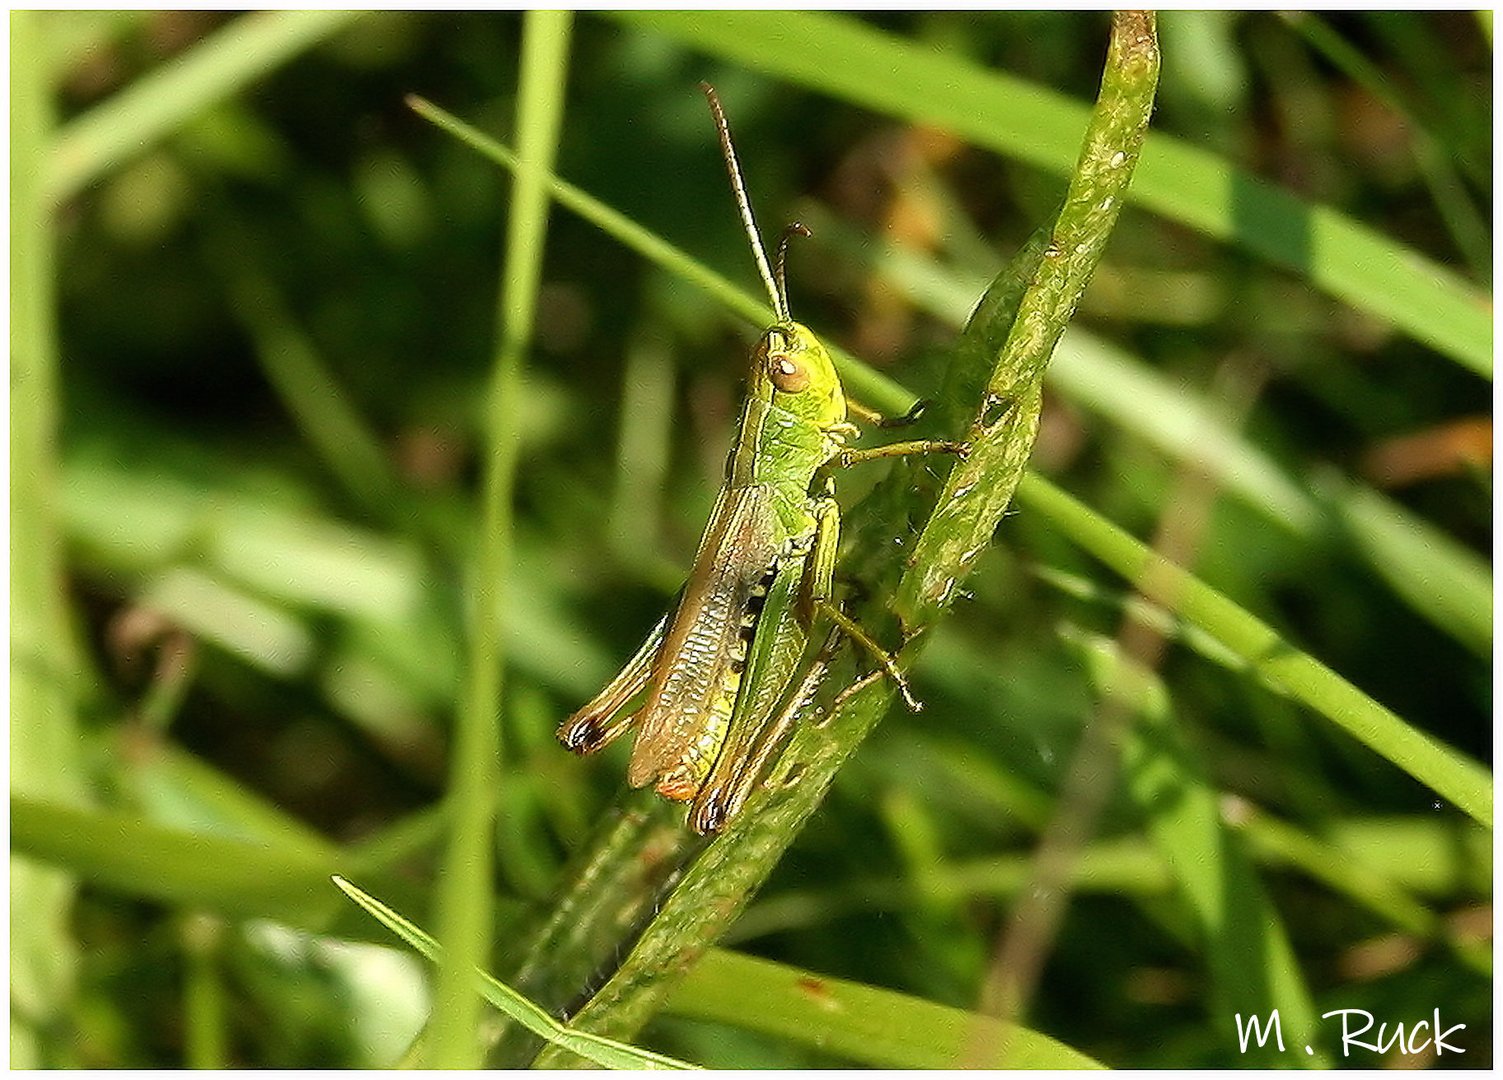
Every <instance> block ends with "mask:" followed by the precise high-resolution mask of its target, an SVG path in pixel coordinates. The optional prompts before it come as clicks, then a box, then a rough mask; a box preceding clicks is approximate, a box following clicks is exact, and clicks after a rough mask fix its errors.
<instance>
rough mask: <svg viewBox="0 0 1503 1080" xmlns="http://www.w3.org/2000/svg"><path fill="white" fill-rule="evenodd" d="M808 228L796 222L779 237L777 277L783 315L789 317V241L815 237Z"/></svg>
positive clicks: (785, 228) (787, 227)
mask: <svg viewBox="0 0 1503 1080" xmlns="http://www.w3.org/2000/svg"><path fill="white" fill-rule="evenodd" d="M813 235H814V234H813V233H811V232H810V231H809V229H808V227H807V226H805V225H804V223H803V222H801V221H795V222H794V223H793V224H792V225H788V226H785V227H784V229H783V235H781V236H779V237H778V261H777V268H776V272H775V277H776V279H777V283H778V293H779V294H780V295H781V296H782V297H783V315H784V317H785V318H786V317H787V315H788V277H787V275H786V274H785V273H784V268H785V267H786V266H787V264H788V240H789V238H790V237H793V236H802V237H804V238H805V239H806V240H807V239H808V238H809V237H811V236H813Z"/></svg>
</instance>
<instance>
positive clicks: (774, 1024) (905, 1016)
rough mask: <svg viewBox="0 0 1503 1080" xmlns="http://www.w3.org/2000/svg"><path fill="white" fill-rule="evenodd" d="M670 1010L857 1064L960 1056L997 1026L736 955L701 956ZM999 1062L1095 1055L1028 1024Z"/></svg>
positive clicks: (1034, 1065) (1066, 1064) (946, 1060)
mask: <svg viewBox="0 0 1503 1080" xmlns="http://www.w3.org/2000/svg"><path fill="white" fill-rule="evenodd" d="M667 1011H668V1012H670V1013H672V1014H674V1015H676V1016H691V1017H696V1018H699V1019H703V1020H718V1021H720V1022H721V1023H726V1024H734V1025H736V1026H737V1027H744V1028H747V1029H749V1030H753V1031H761V1032H766V1033H768V1034H771V1035H777V1036H780V1037H781V1038H785V1039H791V1040H794V1041H796V1042H807V1043H811V1044H813V1045H815V1046H817V1047H818V1048H819V1049H820V1050H822V1051H824V1052H826V1053H833V1054H839V1055H840V1056H842V1057H848V1058H850V1059H851V1060H852V1061H856V1062H860V1063H861V1064H863V1065H874V1066H879V1067H885V1068H890V1069H943V1068H948V1067H950V1066H952V1065H953V1064H954V1062H955V1060H956V1059H957V1058H958V1057H960V1055H961V1052H962V1051H963V1049H964V1047H965V1043H966V1040H967V1039H970V1038H973V1037H974V1036H975V1034H976V1032H977V1030H978V1027H979V1029H980V1030H982V1031H983V1032H984V1033H985V1034H987V1035H989V1036H993V1037H992V1038H991V1040H990V1041H991V1042H992V1044H993V1045H1000V1044H1001V1043H1002V1042H1003V1041H1004V1040H1003V1038H1002V1037H1001V1036H1002V1034H1003V1033H1002V1032H1000V1031H997V1032H993V1031H991V1030H990V1029H991V1028H993V1027H998V1028H1000V1026H1001V1025H1000V1024H998V1022H997V1021H996V1020H993V1019H991V1018H990V1017H985V1016H978V1015H977V1014H975V1013H970V1012H966V1011H965V1010H964V1009H955V1008H951V1007H950V1006H947V1005H936V1004H935V1003H934V1002H932V1001H924V1000H923V999H922V998H916V997H911V996H910V995H908V994H899V993H897V992H895V991H892V990H883V989H881V988H879V987H875V986H865V985H863V984H861V983H854V982H849V981H847V980H845V979H832V978H829V977H827V976H824V975H811V974H810V973H809V972H807V971H803V970H801V969H799V968H794V967H789V966H788V965H786V964H778V963H774V962H773V961H771V960H762V959H758V958H756V957H752V956H746V955H743V954H741V953H735V952H727V951H726V950H724V949H714V950H711V951H710V952H709V953H708V954H706V956H705V958H704V959H703V960H701V961H700V962H699V963H698V964H697V965H696V966H695V968H694V970H693V971H691V972H690V973H689V974H688V976H687V977H686V978H685V979H684V981H683V983H682V984H680V985H679V987H678V989H677V990H675V991H674V992H673V996H672V997H670V998H669V999H668V1004H667ZM1006 1041H1007V1050H1006V1053H1005V1055H1002V1056H999V1057H998V1058H997V1059H996V1060H995V1061H993V1062H988V1064H987V1067H988V1068H997V1069H1099V1068H1102V1066H1101V1064H1100V1063H1099V1062H1096V1061H1093V1060H1092V1059H1091V1058H1089V1057H1087V1056H1086V1055H1084V1054H1082V1053H1081V1052H1080V1051H1078V1050H1074V1049H1072V1048H1071V1047H1068V1046H1066V1045H1064V1044H1063V1043H1061V1042H1058V1041H1056V1040H1054V1039H1051V1038H1049V1036H1047V1035H1041V1034H1039V1033H1038V1032H1036V1031H1030V1030H1028V1029H1026V1028H1013V1029H1012V1030H1011V1031H1010V1032H1008V1033H1006Z"/></svg>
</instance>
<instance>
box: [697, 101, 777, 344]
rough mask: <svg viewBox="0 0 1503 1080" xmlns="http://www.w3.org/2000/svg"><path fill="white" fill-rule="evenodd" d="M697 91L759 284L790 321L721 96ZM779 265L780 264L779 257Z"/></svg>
mask: <svg viewBox="0 0 1503 1080" xmlns="http://www.w3.org/2000/svg"><path fill="white" fill-rule="evenodd" d="M699 88H700V89H701V90H703V91H704V92H705V97H707V98H709V99H710V112H711V113H713V114H714V116H715V127H716V128H717V129H718V130H719V131H720V152H721V155H722V156H723V157H724V158H725V168H726V171H727V172H729V173H730V174H731V190H732V191H734V192H735V193H736V208H737V209H738V210H740V211H741V224H742V226H743V227H744V228H745V229H746V238H747V239H748V240H750V241H751V248H752V255H753V256H754V257H755V258H756V260H757V273H759V274H761V275H762V284H764V285H766V286H767V295H768V297H769V298H771V300H772V311H773V314H774V315H776V316H777V317H778V321H779V322H791V321H792V319H791V317H790V316H789V314H788V297H787V294H786V293H783V292H779V291H778V282H777V279H776V278H774V277H773V276H772V267H771V266H769V265H768V263H767V250H766V249H765V248H764V247H763V246H762V235H761V233H759V232H757V222H756V220H755V219H754V218H753V217H752V209H751V201H750V200H748V199H747V197H746V183H745V181H743V180H742V178H741V164H740V162H738V161H737V160H736V148H735V147H734V146H732V145H731V126H730V124H728V123H726V119H725V110H724V109H722V108H721V107H720V97H719V95H718V94H716V93H715V88H714V87H713V86H711V85H710V84H709V83H700V84H699ZM778 264H779V266H781V265H782V259H781V258H779V260H778Z"/></svg>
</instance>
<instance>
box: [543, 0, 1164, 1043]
mask: <svg viewBox="0 0 1503 1080" xmlns="http://www.w3.org/2000/svg"><path fill="white" fill-rule="evenodd" d="M1157 74H1158V48H1157V41H1156V39H1155V36H1154V32H1153V17H1152V15H1151V14H1141V13H1139V14H1127V15H1119V16H1118V17H1116V18H1115V20H1114V23H1113V34H1112V45H1111V49H1110V51H1109V54H1108V59H1107V70H1106V73H1105V75H1104V77H1103V79H1102V87H1101V96H1100V99H1099V100H1098V103H1097V107H1096V110H1095V112H1094V113H1093V114H1092V120H1091V124H1090V127H1089V128H1088V131H1087V136H1086V140H1085V145H1084V148H1083V150H1082V152H1081V162H1080V166H1079V168H1078V169H1077V172H1076V176H1075V179H1074V181H1072V183H1071V186H1070V192H1069V195H1068V197H1067V198H1066V201H1065V205H1064V208H1063V209H1062V211H1061V212H1060V215H1059V218H1058V220H1056V222H1055V223H1054V226H1053V229H1052V231H1051V234H1050V235H1051V237H1052V239H1053V241H1054V246H1053V247H1051V246H1050V245H1049V244H1044V245H1039V244H1034V245H1031V246H1030V248H1029V249H1028V251H1027V252H1025V255H1024V257H1023V259H1022V260H1021V264H1022V265H1021V267H1019V264H1016V263H1015V267H1019V268H1018V269H1015V270H1014V271H1013V272H1011V273H1007V272H1005V273H1004V274H1003V275H1002V276H1001V277H1000V278H999V280H998V282H997V283H995V284H994V286H993V290H992V292H991V293H990V294H989V296H988V298H987V299H986V300H984V301H983V304H982V308H983V310H984V311H986V312H988V313H989V315H990V316H992V317H991V318H982V319H980V320H977V321H974V322H973V324H972V328H971V330H969V331H968V339H967V341H968V344H967V345H966V346H963V347H962V355H960V356H959V357H958V358H957V361H956V363H957V364H958V365H964V366H970V365H972V364H975V363H977V362H979V363H980V365H981V371H980V373H979V377H978V373H976V372H966V373H964V374H962V375H960V376H958V377H957V379H958V381H959V382H962V383H965V382H969V383H981V384H984V385H986V386H987V387H988V389H989V391H990V390H993V389H997V390H1000V391H1001V392H1003V393H1005V394H1006V395H1008V396H1007V398H1006V400H1007V401H1008V402H1010V407H1008V408H1005V409H1002V410H1001V411H1000V414H999V415H998V416H995V417H994V415H993V414H994V413H997V412H998V409H997V405H996V402H995V401H994V399H993V397H992V396H991V395H990V394H988V395H987V396H983V397H982V399H981V401H980V403H979V405H978V402H977V398H976V396H974V395H973V396H972V397H971V398H970V399H969V402H968V404H967V405H965V406H962V408H967V409H969V410H970V411H972V412H975V413H977V414H978V416H977V419H976V421H975V423H974V425H973V434H976V435H977V436H978V440H977V446H976V448H975V449H974V450H973V451H972V454H971V459H970V461H968V462H966V463H963V464H962V465H961V466H957V468H956V469H955V470H953V472H961V471H962V470H963V469H966V468H967V467H968V466H969V465H970V463H971V462H974V461H976V460H977V459H978V458H979V460H980V462H981V464H982V465H983V466H984V470H983V471H980V472H974V473H973V474H971V473H968V475H972V479H971V481H970V482H971V483H972V484H973V487H974V486H979V487H982V488H985V489H988V490H989V491H992V492H1002V493H1005V494H1004V495H1003V497H1001V498H997V497H995V496H994V495H988V496H987V497H986V498H985V500H984V501H983V500H982V499H976V500H973V503H972V505H977V506H980V507H982V508H983V510H982V512H980V513H972V514H967V515H964V516H963V517H961V518H960V519H959V520H958V521H957V520H956V519H955V518H953V517H950V516H945V517H941V516H940V515H939V514H938V513H937V514H936V516H935V518H932V519H931V520H930V523H929V526H928V529H934V530H935V532H934V540H933V541H932V542H931V543H930V544H929V545H928V546H927V547H926V548H925V549H924V554H923V555H922V556H913V555H911V556H909V558H908V559H907V560H904V559H902V557H901V556H900V555H894V554H891V553H892V552H893V551H894V547H893V545H892V543H891V539H890V538H891V537H892V536H893V535H902V534H903V532H904V530H905V526H906V523H907V521H908V517H909V515H910V514H912V513H913V510H914V507H913V502H914V496H913V484H912V479H911V477H910V476H908V475H906V474H905V473H903V472H901V471H899V472H896V473H895V475H894V476H893V477H892V478H890V480H889V482H888V483H887V484H885V485H884V486H883V487H882V488H879V490H878V491H877V492H875V493H874V494H873V496H872V497H870V498H869V499H867V500H866V501H864V502H863V503H862V504H861V506H860V507H858V508H857V511H855V512H853V514H852V515H851V525H852V528H851V533H852V535H853V536H855V537H856V538H857V539H856V544H857V546H858V548H859V549H860V551H859V554H861V555H864V556H865V558H863V559H861V563H862V565H861V567H860V569H861V572H862V577H863V580H866V581H869V582H875V583H876V585H877V588H878V590H880V589H881V588H882V586H883V585H884V584H886V583H888V582H891V581H892V580H894V579H897V578H899V577H901V585H900V591H899V596H900V598H901V597H904V596H914V597H917V598H919V599H920V600H921V601H922V602H921V603H919V604H914V605H910V607H909V609H908V610H907V611H904V612H903V614H904V617H905V623H906V628H907V629H908V630H909V631H910V632H915V633H916V632H918V631H920V630H922V629H924V628H926V627H927V626H929V625H931V624H932V622H933V620H934V619H935V618H937V617H938V615H939V614H940V613H941V611H942V610H943V608H944V606H945V603H946V601H947V600H948V598H949V596H950V595H951V594H952V593H951V592H949V591H947V592H946V593H945V594H944V595H938V594H937V593H934V591H933V590H929V589H928V588H927V584H926V583H928V582H932V581H936V580H941V581H948V582H950V583H951V584H952V585H953V583H954V582H955V581H957V580H959V579H960V578H961V577H962V576H963V575H964V573H965V572H966V571H967V570H968V569H969V567H970V564H971V562H972V555H971V552H970V548H971V547H972V546H984V545H985V544H986V543H987V542H988V541H989V539H990V535H991V531H992V529H994V528H995V526H996V523H997V520H998V519H999V518H1000V516H1001V514H1002V511H1003V509H1005V506H1006V502H1007V499H1006V495H1010V493H1011V492H1012V490H1013V489H1014V488H1016V486H1017V484H1018V481H1019V479H1020V478H1021V476H1022V473H1023V468H1024V464H1025V463H1026V461H1027V458H1028V451H1029V449H1030V448H1031V446H1032V441H1033V433H1034V430H1035V427H1036V424H1037V410H1038V406H1039V393H1038V382H1039V380H1040V379H1041V378H1042V374H1043V369H1044V366H1045V364H1046V363H1047V361H1048V358H1049V354H1050V352H1051V351H1052V349H1053V345H1054V343H1055V341H1057V340H1058V337H1059V334H1060V333H1061V332H1062V331H1063V329H1064V326H1065V323H1066V322H1067V321H1068V320H1069V317H1070V315H1071V314H1072V313H1073V311H1074V309H1075V305H1076V303H1077V302H1078V300H1079V297H1080V292H1081V291H1082V290H1083V289H1084V286H1085V283H1086V281H1087V280H1088V279H1089V277H1090V273H1091V271H1092V269H1094V267H1095V265H1096V262H1097V261H1098V260H1099V258H1100V255H1101V251H1102V249H1103V248H1104V246H1105V242H1106V238H1107V236H1108V235H1109V233H1110V230H1111V227H1112V225H1113V223H1114V222H1115V220H1116V213H1117V209H1118V208H1119V207H1120V205H1121V203H1122V195H1123V192H1124V191H1125V189H1126V186H1127V184H1128V182H1129V181H1130V179H1131V177H1132V173H1133V167H1134V165H1135V164H1136V161H1137V154H1138V149H1139V147H1140V146H1141V144H1142V139H1143V136H1144V133H1145V132H1146V130H1147V124H1148V116H1149V113H1150V111H1151V109H1152V103H1153V96H1154V89H1155V86H1156V83H1157ZM1019 283H1022V288H1021V290H1020V289H1019V288H1018V285H1019ZM997 297H1005V299H1004V300H1001V301H998V300H997V299H996V298H997ZM1009 309H1011V310H1009ZM1014 312H1015V314H1016V317H1015V318H1013V317H1012V315H1013V314H1014ZM997 396H998V397H999V398H1000V396H1001V395H1000V393H999V394H998V395H997ZM1004 418H1005V419H1007V422H1006V423H1001V422H998V421H999V420H1001V419H1004ZM952 476H953V473H952ZM951 497H952V498H956V497H957V496H953V495H952V496H951ZM943 505H944V504H942V507H943ZM988 514H990V515H991V516H990V518H989V519H988V518H987V515H988ZM936 521H938V522H939V524H938V525H937V526H936V524H935V522H936ZM926 531H927V529H926ZM916 559H929V560H934V562H933V563H932V564H931V563H929V562H921V561H916ZM905 564H906V565H905ZM858 614H859V615H860V617H861V619H862V621H863V622H865V623H866V624H867V625H868V626H871V625H880V622H881V619H882V611H881V610H880V606H879V605H878V604H873V603H868V604H867V605H865V606H864V608H861V609H858ZM839 685H843V680H842V679H840V678H831V679H830V680H828V682H827V688H833V687H836V686H839ZM892 695H893V691H892V688H891V686H890V684H888V683H886V682H879V681H873V680H868V681H866V682H865V683H864V685H862V686H861V688H860V689H859V690H857V691H856V692H854V693H851V694H849V695H842V696H841V698H840V699H837V700H836V701H833V702H832V701H831V700H830V697H829V692H828V689H827V691H826V693H825V694H824V695H823V696H822V697H821V698H819V699H817V701H816V705H815V713H816V715H820V714H823V715H824V716H826V717H828V718H827V719H825V720H823V722H817V721H816V722H806V723H804V724H801V725H800V726H799V728H798V730H797V731H796V733H795V735H794V738H793V740H792V742H791V744H790V746H789V748H788V750H787V752H786V753H785V754H784V755H783V758H782V759H781V761H779V763H778V764H777V766H776V767H775V768H774V770H773V772H772V775H771V776H770V777H769V780H768V783H767V785H766V786H765V788H764V789H763V791H762V792H761V793H760V794H759V795H758V796H756V797H755V798H754V799H753V801H752V802H751V803H750V804H749V805H748V807H747V808H746V810H745V812H744V813H743V814H742V816H741V817H740V818H738V819H737V820H736V821H735V822H734V823H733V825H732V826H731V828H730V829H729V830H728V831H727V833H726V834H725V835H723V836H721V837H719V838H718V839H717V840H715V842H714V843H712V844H711V845H710V846H709V847H708V848H707V849H706V851H705V852H704V854H703V855H701V856H700V857H699V858H698V859H697V860H696V861H695V862H694V864H693V865H692V866H691V867H690V868H689V870H688V872H687V873H686V874H685V876H684V880H683V883H682V884H681V885H680V886H679V887H678V888H677V889H676V890H675V891H674V892H673V894H672V895H671V896H670V897H668V899H667V900H666V902H665V903H664V905H663V907H662V909H661V911H660V912H659V914H658V917H657V918H656V919H655V920H654V921H653V923H652V925H651V926H649V927H648V928H647V930H646V931H645V932H644V933H643V935H642V937H641V938H640V939H639V940H638V941H637V943H636V945H635V947H634V948H633V949H632V952H631V954H630V955H629V956H628V957H627V959H626V961H625V963H624V964H623V965H622V966H621V968H620V969H619V970H618V971H617V972H616V974H615V975H614V976H613V977H612V978H611V979H610V981H609V982H608V983H606V985H605V986H604V987H603V988H602V989H601V990H600V991H599V992H598V993H597V994H596V995H595V996H594V997H593V998H592V999H591V1000H590V1003H589V1004H588V1005H586V1006H585V1007H584V1009H582V1010H581V1011H580V1012H579V1013H578V1014H577V1015H576V1016H575V1017H574V1019H573V1023H574V1024H575V1025H576V1026H579V1027H582V1028H585V1029H586V1030H592V1031H597V1032H600V1033H602V1034H609V1035H611V1036H612V1037H614V1038H621V1037H623V1036H625V1037H630V1035H632V1034H634V1033H635V1032H636V1031H637V1030H639V1029H640V1027H641V1025H642V1024H643V1023H645V1022H646V1020H647V1019H648V1018H649V1017H650V1016H651V1015H652V1014H653V1012H655V1011H656V1010H657V1009H658V1008H659V1007H660V1005H661V1002H662V1000H663V998H664V997H665V996H666V995H667V994H668V993H669V991H671V990H672V988H673V986H674V985H675V984H676V983H677V982H678V981H679V980H680V979H682V978H683V977H684V976H685V974H686V973H687V972H688V971H689V970H690V968H692V967H693V965H694V964H695V963H696V962H697V961H698V959H699V958H700V956H701V955H702V954H703V952H704V950H705V949H706V948H707V947H708V946H709V945H710V943H711V942H713V941H714V940H715V939H716V938H717V937H719V935H720V934H721V933H722V932H724V930H725V928H726V927H727V926H729V925H730V923H731V922H732V921H733V920H734V919H735V917H736V916H737V915H738V914H739V913H740V912H741V910H742V909H743V907H744V906H745V904H746V902H747V901H748V899H749V898H750V896H751V895H752V893H753V892H754V891H755V890H756V889H757V888H758V887H759V886H760V885H761V884H762V882H763V881H764V880H765V879H766V876H767V874H768V873H770V872H771V870H772V868H773V866H775V865H776V863H777V861H778V860H779V858H780V857H781V856H782V854H783V852H784V850H786V848H787V847H788V845H789V844H790V843H792V841H793V839H794V837H795V836H797V834H798V831H799V829H800V827H801V826H802V824H803V822H804V821H805V820H806V819H807V818H808V816H809V815H810V814H812V813H813V812H814V810H815V808H816V807H817V806H818V804H819V802H820V800H821V798H822V797H823V795H824V793H825V791H826V790H827V788H828V786H829V784H830V782H831V781H832V780H833V778H834V775H835V772H836V770H837V769H838V768H839V766H840V765H841V764H842V763H843V762H844V761H845V760H846V759H847V758H848V757H849V756H850V755H851V754H852V753H853V752H854V751H855V749H856V747H857V746H858V745H859V744H860V742H861V740H862V739H863V738H864V737H865V736H866V734H867V733H868V732H869V731H870V730H871V728H872V727H873V726H874V725H875V724H876V722H877V721H878V720H879V719H880V718H881V716H882V714H883V713H884V712H885V711H886V708H887V706H888V704H889V703H890V701H891V698H892ZM807 719H810V718H808V717H806V720H807ZM537 1064H538V1065H539V1066H548V1067H565V1066H570V1065H577V1064H578V1062H577V1060H576V1059H574V1058H572V1057H571V1056H570V1055H568V1054H566V1053H564V1052H561V1051H558V1050H557V1049H556V1048H551V1047H550V1048H549V1049H547V1050H545V1051H544V1052H543V1053H542V1054H541V1055H540V1056H539V1058H538V1060H537Z"/></svg>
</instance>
